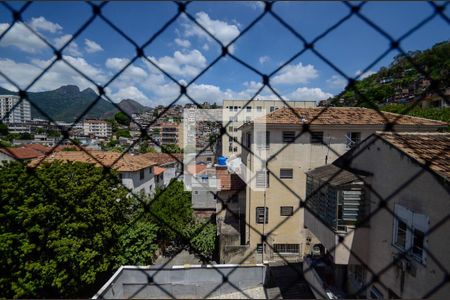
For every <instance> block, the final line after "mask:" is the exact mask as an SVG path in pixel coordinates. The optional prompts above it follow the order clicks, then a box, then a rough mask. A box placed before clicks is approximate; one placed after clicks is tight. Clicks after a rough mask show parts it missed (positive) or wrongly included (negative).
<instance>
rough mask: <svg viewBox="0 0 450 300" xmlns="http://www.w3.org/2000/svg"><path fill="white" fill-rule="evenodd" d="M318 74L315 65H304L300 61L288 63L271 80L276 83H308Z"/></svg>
mask: <svg viewBox="0 0 450 300" xmlns="http://www.w3.org/2000/svg"><path fill="white" fill-rule="evenodd" d="M318 76H319V75H318V72H317V70H316V68H315V67H314V66H313V65H306V66H304V65H303V64H302V63H298V64H296V65H286V66H285V67H284V68H283V69H281V70H280V71H279V72H278V73H277V75H276V76H274V77H273V78H272V79H271V80H270V81H271V82H272V83H275V84H298V83H307V82H308V81H309V80H311V79H314V78H317V77H318Z"/></svg>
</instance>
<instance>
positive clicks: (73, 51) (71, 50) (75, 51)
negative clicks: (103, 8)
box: [53, 34, 82, 56]
mask: <svg viewBox="0 0 450 300" xmlns="http://www.w3.org/2000/svg"><path fill="white" fill-rule="evenodd" d="M71 38H72V35H71V34H65V35H62V36H60V37H57V38H55V39H54V40H53V41H54V45H55V47H56V48H57V49H60V48H61V47H62V46H64V45H65V44H66V43H67V42H68V41H69V40H70V39H71ZM64 51H67V53H68V54H70V55H73V56H82V54H81V52H80V49H79V48H78V44H77V42H75V41H72V42H71V43H70V44H69V45H68V46H67V47H66V48H65V49H64Z"/></svg>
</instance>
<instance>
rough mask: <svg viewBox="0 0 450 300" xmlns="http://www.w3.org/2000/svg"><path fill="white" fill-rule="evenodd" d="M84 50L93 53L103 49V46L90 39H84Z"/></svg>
mask: <svg viewBox="0 0 450 300" xmlns="http://www.w3.org/2000/svg"><path fill="white" fill-rule="evenodd" d="M84 50H86V52H87V53H95V52H100V51H103V48H102V46H100V45H99V44H97V43H96V42H94V41H92V40H90V39H84Z"/></svg>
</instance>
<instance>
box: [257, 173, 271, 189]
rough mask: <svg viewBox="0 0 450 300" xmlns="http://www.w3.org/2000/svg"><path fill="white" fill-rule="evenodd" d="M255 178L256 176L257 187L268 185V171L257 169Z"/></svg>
mask: <svg viewBox="0 0 450 300" xmlns="http://www.w3.org/2000/svg"><path fill="white" fill-rule="evenodd" d="M255 178H256V187H258V188H265V187H269V172H267V171H257V172H256V176H255Z"/></svg>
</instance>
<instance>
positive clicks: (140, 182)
mask: <svg viewBox="0 0 450 300" xmlns="http://www.w3.org/2000/svg"><path fill="white" fill-rule="evenodd" d="M121 174H122V183H123V185H124V186H126V187H127V188H129V189H131V190H132V192H133V193H140V192H141V191H142V192H144V194H146V195H153V193H154V192H155V188H156V186H155V178H154V176H153V173H152V168H145V169H144V178H143V179H140V171H136V172H121Z"/></svg>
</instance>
